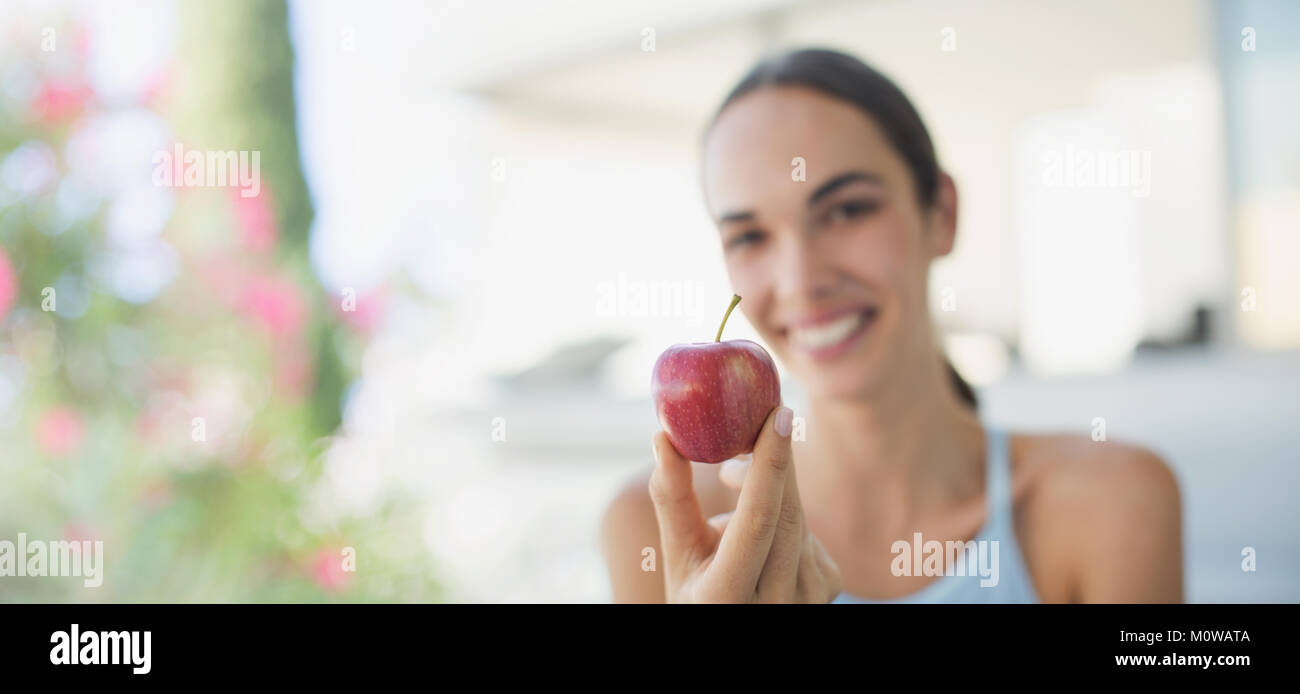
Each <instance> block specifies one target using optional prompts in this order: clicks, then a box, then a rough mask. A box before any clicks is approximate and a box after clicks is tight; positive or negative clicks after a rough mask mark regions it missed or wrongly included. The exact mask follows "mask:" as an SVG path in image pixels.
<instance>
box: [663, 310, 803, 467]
mask: <svg viewBox="0 0 1300 694" xmlns="http://www.w3.org/2000/svg"><path fill="white" fill-rule="evenodd" d="M738 303H740V297H739V296H736V297H733V298H732V300H731V306H729V307H728V308H727V313H726V314H725V315H724V316H723V317H722V325H720V326H718V334H717V337H715V338H714V339H713V342H693V343H691V344H678V345H673V346H672V347H669V348H668V349H666V350H664V352H663V354H660V355H659V359H657V360H656V361H655V366H654V372H653V374H652V375H651V380H650V395H651V397H653V398H654V402H655V412H656V413H657V414H658V416H659V426H660V427H662V428H663V430H664V433H665V434H667V435H668V440H669V441H671V442H672V444H673V446H674V447H676V448H677V452H678V453H681V454H682V456H683V457H685V458H686V459H687V460H694V461H696V462H700V463H720V462H722V461H724V460H727V459H728V458H734V457H736V456H738V455H740V454H742V453H748V452H750V451H752V450H754V442H755V441H756V440H758V434H759V431H760V430H761V429H762V427H763V422H765V421H766V420H767V415H768V414H769V413H771V412H772V408H774V407H777V406H779V405H780V404H781V382H780V379H778V378H777V374H776V364H774V363H773V362H772V357H771V356H770V355H768V353H767V350H765V349H763V348H762V347H761V346H759V345H758V344H756V343H754V342H751V341H749V340H727V341H726V342H722V328H723V326H725V325H726V324H727V318H728V317H729V316H730V315H731V311H732V309H734V308H736V304H738Z"/></svg>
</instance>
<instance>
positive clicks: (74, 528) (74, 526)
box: [63, 521, 104, 542]
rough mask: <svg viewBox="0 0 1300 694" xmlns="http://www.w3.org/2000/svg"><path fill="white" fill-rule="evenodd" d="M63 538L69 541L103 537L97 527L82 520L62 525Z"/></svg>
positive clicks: (86, 540) (91, 539)
mask: <svg viewBox="0 0 1300 694" xmlns="http://www.w3.org/2000/svg"><path fill="white" fill-rule="evenodd" d="M63 539H64V540H67V541H69V542H94V541H95V540H102V539H104V537H103V533H101V532H100V531H99V528H97V527H95V526H94V525H93V524H91V523H87V522H84V521H72V522H70V523H68V524H67V525H64V526H63Z"/></svg>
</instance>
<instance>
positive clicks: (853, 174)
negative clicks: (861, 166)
mask: <svg viewBox="0 0 1300 694" xmlns="http://www.w3.org/2000/svg"><path fill="white" fill-rule="evenodd" d="M856 181H866V182H868V183H875V184H876V185H884V183H885V181H884V179H882V178H880V176H877V175H876V174H873V173H870V172H867V171H846V172H844V173H842V174H839V175H838V176H835V177H833V178H831V180H829V181H827V182H825V183H823V184H821V185H820V186H818V187H817V190H814V191H813V192H812V195H809V196H808V206H809V207H812V206H813V205H815V204H817V201H818V200H821V199H822V198H824V197H826V196H827V195H830V194H831V193H834V192H835V191H836V190H838V189H840V188H842V187H843V186H846V185H848V184H850V183H854V182H856Z"/></svg>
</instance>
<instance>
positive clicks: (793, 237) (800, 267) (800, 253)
mask: <svg viewBox="0 0 1300 694" xmlns="http://www.w3.org/2000/svg"><path fill="white" fill-rule="evenodd" d="M784 238H785V239H786V240H785V243H784V244H783V245H782V247H781V254H780V260H779V261H778V262H777V263H776V266H777V270H776V272H777V277H776V278H775V280H776V288H777V293H778V296H779V297H782V298H785V299H787V300H794V301H796V302H798V303H801V304H811V303H816V302H817V301H819V300H821V299H823V298H825V297H827V296H829V295H830V294H831V292H832V290H833V289H834V285H835V278H836V273H835V271H834V264H833V259H830V258H825V257H823V256H824V254H823V253H822V252H821V250H820V249H819V248H818V247H817V244H816V243H815V241H814V239H813V238H812V237H811V236H810V235H808V234H802V233H800V234H786V235H785V237H784Z"/></svg>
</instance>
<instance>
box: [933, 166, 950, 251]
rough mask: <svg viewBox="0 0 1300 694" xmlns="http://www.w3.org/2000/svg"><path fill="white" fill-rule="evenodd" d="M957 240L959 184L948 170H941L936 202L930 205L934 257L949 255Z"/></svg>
mask: <svg viewBox="0 0 1300 694" xmlns="http://www.w3.org/2000/svg"><path fill="white" fill-rule="evenodd" d="M956 240H957V184H956V183H954V182H953V180H952V176H949V175H948V174H947V173H946V172H944V171H940V172H939V180H938V183H937V185H936V186H935V191H934V203H933V204H932V205H931V207H930V234H929V241H930V251H931V255H932V256H933V257H939V256H942V255H948V254H949V253H951V252H952V248H953V246H954V245H955V244H956Z"/></svg>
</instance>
